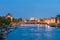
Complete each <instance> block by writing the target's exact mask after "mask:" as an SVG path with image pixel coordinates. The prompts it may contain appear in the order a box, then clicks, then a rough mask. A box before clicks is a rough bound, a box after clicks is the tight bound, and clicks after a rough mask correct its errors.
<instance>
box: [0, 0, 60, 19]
mask: <svg viewBox="0 0 60 40" xmlns="http://www.w3.org/2000/svg"><path fill="white" fill-rule="evenodd" d="M7 13H11V14H12V15H13V16H14V17H21V18H24V19H26V18H30V17H37V18H44V17H45V18H46V17H54V16H55V15H57V14H60V0H0V15H2V16H3V15H6V14H7Z"/></svg>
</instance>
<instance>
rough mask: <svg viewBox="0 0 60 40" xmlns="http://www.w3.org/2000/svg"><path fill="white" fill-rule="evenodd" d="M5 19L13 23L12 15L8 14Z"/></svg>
mask: <svg viewBox="0 0 60 40" xmlns="http://www.w3.org/2000/svg"><path fill="white" fill-rule="evenodd" d="M6 18H7V19H9V20H10V21H13V17H12V15H11V14H10V13H8V14H7V15H6Z"/></svg>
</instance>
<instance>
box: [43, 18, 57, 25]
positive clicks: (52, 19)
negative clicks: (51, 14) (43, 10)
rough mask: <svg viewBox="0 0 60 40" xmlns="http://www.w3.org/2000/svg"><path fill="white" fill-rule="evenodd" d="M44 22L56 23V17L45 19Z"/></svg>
mask: <svg viewBox="0 0 60 40" xmlns="http://www.w3.org/2000/svg"><path fill="white" fill-rule="evenodd" d="M44 22H45V23H47V24H51V23H56V21H55V18H47V19H44Z"/></svg>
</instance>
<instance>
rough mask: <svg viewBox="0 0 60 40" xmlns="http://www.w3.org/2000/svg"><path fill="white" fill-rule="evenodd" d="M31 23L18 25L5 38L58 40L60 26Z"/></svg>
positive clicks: (11, 39)
mask: <svg viewBox="0 0 60 40" xmlns="http://www.w3.org/2000/svg"><path fill="white" fill-rule="evenodd" d="M32 25H33V24H32ZM32 25H30V26H29V25H28V26H27V25H26V26H20V27H19V28H18V29H16V30H15V31H14V32H12V33H10V34H9V35H8V36H7V40H57V39H58V40H60V35H59V34H60V28H54V27H50V26H48V25H39V24H37V25H38V26H37V25H33V26H32Z"/></svg>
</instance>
